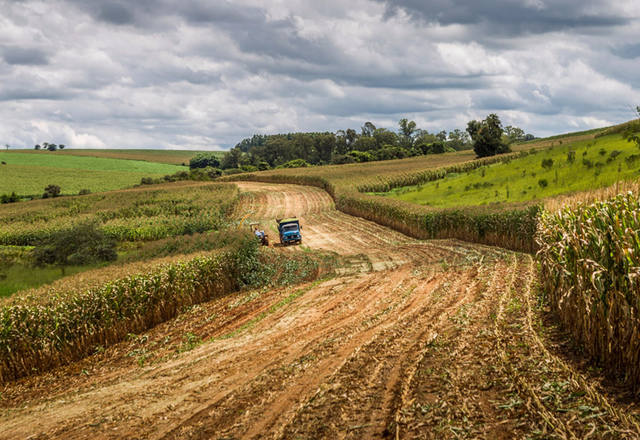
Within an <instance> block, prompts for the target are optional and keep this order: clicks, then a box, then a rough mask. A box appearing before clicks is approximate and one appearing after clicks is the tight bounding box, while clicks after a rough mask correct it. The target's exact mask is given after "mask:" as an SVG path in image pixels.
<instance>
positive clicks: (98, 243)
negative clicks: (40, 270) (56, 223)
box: [31, 222, 118, 273]
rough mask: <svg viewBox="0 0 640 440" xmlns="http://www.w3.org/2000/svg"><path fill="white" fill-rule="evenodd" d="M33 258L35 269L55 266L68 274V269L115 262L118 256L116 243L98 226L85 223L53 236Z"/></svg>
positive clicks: (37, 247) (36, 251)
mask: <svg viewBox="0 0 640 440" xmlns="http://www.w3.org/2000/svg"><path fill="white" fill-rule="evenodd" d="M31 258H32V261H33V264H34V265H35V266H40V267H41V266H44V265H47V264H55V265H57V266H59V267H60V268H61V270H62V273H64V268H65V266H69V265H86V264H93V263H98V262H102V261H114V260H116V259H117V258H118V254H117V252H116V241H115V240H114V239H112V238H109V237H107V236H106V235H105V234H104V232H102V231H101V230H100V229H98V228H97V226H96V224H95V223H94V222H85V223H80V224H77V225H76V226H74V227H73V228H71V229H67V230H61V231H57V232H55V233H53V234H52V235H51V236H50V237H49V238H47V239H46V240H44V241H43V242H42V243H40V244H39V245H37V246H36V247H35V248H34V249H33V251H32V253H31Z"/></svg>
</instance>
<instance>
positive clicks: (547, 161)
mask: <svg viewBox="0 0 640 440" xmlns="http://www.w3.org/2000/svg"><path fill="white" fill-rule="evenodd" d="M551 167H553V159H551V158H549V159H542V168H544V169H545V170H549V169H551Z"/></svg>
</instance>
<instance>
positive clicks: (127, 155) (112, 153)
mask: <svg viewBox="0 0 640 440" xmlns="http://www.w3.org/2000/svg"><path fill="white" fill-rule="evenodd" d="M7 152H8V153H15V154H38V155H56V156H79V157H99V158H103V159H128V160H139V161H144V162H156V163H164V164H169V165H189V160H191V158H192V157H193V156H195V155H196V154H198V153H200V152H201V151H197V150H143V149H136V150H124V149H122V150H117V149H115V150H111V149H109V150H95V149H86V150H82V149H74V148H68V149H65V150H58V151H55V152H50V151H42V150H40V151H37V150H8V151H7ZM211 153H214V154H216V155H217V156H218V157H222V155H223V154H224V151H211Z"/></svg>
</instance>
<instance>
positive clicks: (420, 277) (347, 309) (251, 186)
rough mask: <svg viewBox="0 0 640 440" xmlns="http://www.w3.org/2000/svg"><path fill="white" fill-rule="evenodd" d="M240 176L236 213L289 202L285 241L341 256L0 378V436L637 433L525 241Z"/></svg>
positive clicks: (275, 211) (266, 220) (278, 211)
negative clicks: (55, 363) (338, 264)
mask: <svg viewBox="0 0 640 440" xmlns="http://www.w3.org/2000/svg"><path fill="white" fill-rule="evenodd" d="M240 186H241V188H242V189H243V190H244V191H246V192H248V193H249V194H248V196H247V197H246V198H245V201H246V204H245V205H244V206H243V207H242V209H241V210H240V212H238V213H237V215H238V218H239V219H240V218H244V219H250V220H254V221H255V220H262V223H263V225H273V224H274V221H273V219H274V218H275V217H281V216H293V215H296V216H299V217H300V218H301V223H302V225H303V230H302V232H303V237H304V243H303V245H302V246H295V247H294V246H292V247H287V248H284V249H285V250H286V251H288V252H300V251H303V252H313V251H314V250H316V249H322V250H328V251H332V252H336V253H337V254H339V255H340V256H341V257H342V260H344V261H345V264H346V266H345V267H344V268H343V269H341V271H339V273H338V275H335V276H332V277H327V278H324V279H321V280H318V281H316V282H313V283H308V284H303V285H298V286H294V287H288V288H282V289H274V290H259V291H249V292H242V293H238V294H235V295H231V296H228V297H225V298H223V299H219V300H215V301H211V302H209V303H205V304H202V305H200V306H196V307H193V308H192V309H190V310H188V311H185V312H184V313H183V314H181V315H180V316H178V317H177V318H176V319H174V320H172V321H169V322H167V323H165V324H162V325H160V326H158V327H156V328H154V329H152V330H150V331H149V332H147V333H145V334H143V335H131V338H130V340H129V341H126V342H123V343H120V344H118V345H116V346H113V347H110V348H108V349H106V350H104V351H100V352H99V353H97V354H95V355H94V356H91V357H90V358H87V359H85V360H83V361H81V362H77V363H75V364H72V365H69V366H67V367H65V368H60V369H57V370H54V371H51V372H50V373H47V374H44V375H40V376H34V377H30V378H26V379H23V380H21V381H17V382H14V383H10V384H7V385H6V386H4V388H3V389H0V391H1V392H2V394H1V396H0V438H2V439H5V438H6V439H9V438H32V439H40V438H42V439H44V438H65V439H80V438H92V439H100V438H140V439H142V438H145V439H146V438H151V439H183V438H186V439H190V438H193V439H239V438H247V439H258V438H268V439H271V438H274V439H276V438H277V439H280V438H283V439H298V438H299V439H306V438H309V439H312V438H313V439H315V438H327V439H343V438H354V439H355V438H362V439H376V438H392V439H405V438H486V439H495V438H499V439H500V438H502V439H511V438H587V437H589V438H638V437H639V436H640V429H639V427H638V424H637V421H638V418H637V416H636V414H637V412H638V411H637V408H636V404H635V401H634V400H633V399H632V398H631V399H627V400H626V404H625V403H623V401H622V400H621V399H620V396H619V395H613V394H608V392H607V391H606V390H609V389H611V388H605V387H604V385H603V383H602V382H601V381H600V380H599V378H598V377H597V376H595V375H586V374H585V373H582V372H581V370H580V368H579V365H578V364H577V363H576V362H575V361H572V360H571V359H570V357H568V355H567V353H569V352H570V351H569V350H568V349H567V348H566V347H565V346H564V345H563V344H565V343H566V339H565V338H563V336H562V335H561V334H560V333H559V332H558V331H557V330H555V329H554V328H553V327H550V326H549V325H548V319H547V316H546V313H544V311H543V310H540V309H539V308H538V306H537V304H538V303H537V296H535V295H536V293H537V292H536V272H535V264H534V261H533V259H532V257H531V256H529V255H524V254H516V253H512V252H508V251H504V250H501V249H497V248H491V247H485V246H478V245H471V244H467V243H462V242H457V241H442V240H441V241H417V240H413V239H410V238H408V237H406V236H404V235H402V234H399V233H397V232H394V231H392V230H389V229H386V228H383V227H381V226H378V225H376V224H373V223H371V222H368V221H365V220H362V219H359V218H355V217H350V216H348V215H345V214H342V213H340V212H337V211H336V210H335V209H334V208H333V202H332V200H331V198H330V197H329V196H328V195H327V194H326V193H325V192H323V191H321V190H319V189H316V188H309V187H300V186H294V185H266V184H257V183H242V184H240ZM269 228H270V229H269V234H270V236H271V239H272V242H273V241H277V234H276V232H275V229H274V228H273V226H269ZM543 321H544V322H545V323H546V324H544V325H543ZM576 359H577V360H579V358H576ZM623 397H624V396H623ZM627 397H628V396H627Z"/></svg>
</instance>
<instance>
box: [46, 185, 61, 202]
mask: <svg viewBox="0 0 640 440" xmlns="http://www.w3.org/2000/svg"><path fill="white" fill-rule="evenodd" d="M60 191H61V189H60V187H59V186H58V185H47V186H46V188H45V189H44V194H42V198H43V199H48V198H49V197H58V196H59V195H60Z"/></svg>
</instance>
